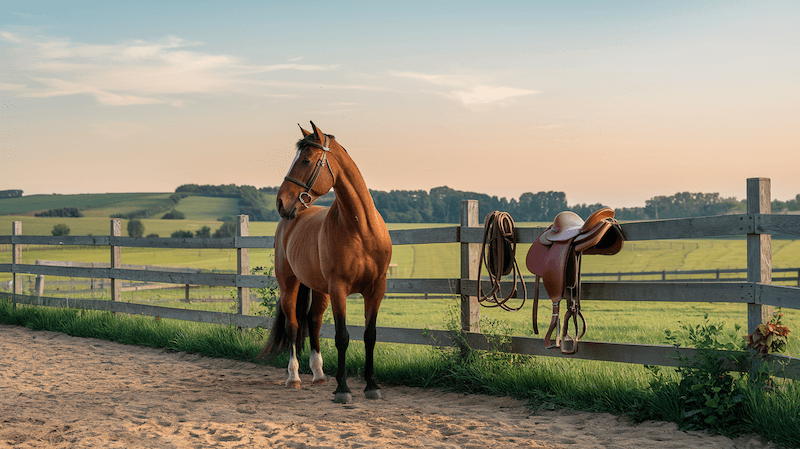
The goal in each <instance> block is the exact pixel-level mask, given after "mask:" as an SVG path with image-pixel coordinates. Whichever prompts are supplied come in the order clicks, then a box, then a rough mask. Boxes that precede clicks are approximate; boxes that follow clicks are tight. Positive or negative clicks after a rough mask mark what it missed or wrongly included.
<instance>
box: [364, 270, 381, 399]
mask: <svg viewBox="0 0 800 449" xmlns="http://www.w3.org/2000/svg"><path fill="white" fill-rule="evenodd" d="M385 292H386V278H385V277H383V278H381V279H378V280H376V281H375V283H374V284H373V285H372V288H371V289H370V290H369V291H366V292H364V293H363V295H364V318H365V319H366V327H365V329H364V347H365V350H366V361H365V362H366V363H365V366H364V379H365V380H366V381H367V386H366V388H364V396H366V397H367V399H380V398H381V390H380V388H379V387H378V383H377V382H375V367H374V360H375V357H374V354H375V341H376V340H377V331H376V326H377V321H378V309H379V308H380V306H381V301H382V300H383V295H384V293H385Z"/></svg>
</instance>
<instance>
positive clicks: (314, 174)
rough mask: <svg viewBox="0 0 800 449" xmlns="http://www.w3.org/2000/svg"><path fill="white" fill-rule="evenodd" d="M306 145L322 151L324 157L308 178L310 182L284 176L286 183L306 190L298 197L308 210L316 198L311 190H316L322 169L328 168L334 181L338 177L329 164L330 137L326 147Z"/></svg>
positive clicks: (316, 144) (326, 141)
mask: <svg viewBox="0 0 800 449" xmlns="http://www.w3.org/2000/svg"><path fill="white" fill-rule="evenodd" d="M305 145H308V146H311V147H314V148H319V149H320V150H322V156H320V158H319V159H318V160H317V164H316V166H315V167H314V171H313V172H312V173H311V176H310V177H309V178H308V181H306V182H303V181H300V180H298V179H294V178H292V177H291V176H289V175H286V176H284V178H283V179H285V180H286V181H291V182H293V183H295V184H297V185H299V186H300V187H304V188H305V189H306V191H305V192H300V195H298V197H297V199H298V200H300V203H301V204H303V206H305V207H306V209H308V208H309V207H310V206H311V201H313V200H314V197H312V196H311V193H309V192H311V189H312V188H314V183H315V182H317V178H318V177H319V172H321V171H322V167H325V166H327V167H328V171H329V172H331V178H332V179H334V180H335V179H336V177H335V176H334V175H333V169H332V168H331V164H330V162H328V153H330V152H331V148H330V147H329V146H328V135H327V134H325V145H320V144H318V143H316V142H306V143H305ZM303 195H305V196H306V197H307V198H308V199H307V200H306V199H305V198H304V197H303ZM306 201H308V202H306Z"/></svg>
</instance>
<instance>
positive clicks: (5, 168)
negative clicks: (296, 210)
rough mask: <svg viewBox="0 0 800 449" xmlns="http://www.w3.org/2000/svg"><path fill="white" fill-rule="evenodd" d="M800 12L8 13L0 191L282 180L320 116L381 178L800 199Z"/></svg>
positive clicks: (113, 6)
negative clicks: (759, 188) (757, 191)
mask: <svg viewBox="0 0 800 449" xmlns="http://www.w3.org/2000/svg"><path fill="white" fill-rule="evenodd" d="M799 23H800V2H796V1H785V2H783V1H769V0H766V1H759V2H750V1H703V2H696V1H668V2H644V1H602V2H596V1H570V2H560V1H559V2H555V1H553V2H537V1H525V2H522V1H520V2H504V1H493V2H471V1H459V2H451V1H438V2H437V1H431V0H426V1H403V2H374V1H370V2H330V1H327V2H302V1H299V2H240V1H226V2H218V1H214V2H164V1H156V2H149V1H137V2H127V3H122V2H86V1H71V2H62V1H52V2H41V1H35V0H26V1H24V2H16V1H8V0H5V1H3V2H2V3H0V100H1V101H0V106H2V107H0V190H5V189H21V190H23V191H24V192H25V194H26V195H29V194H37V193H43V194H49V193H61V194H73V193H104V192H171V191H174V189H175V188H176V187H178V186H179V185H182V184H188V183H195V184H237V185H252V186H255V187H264V186H277V185H280V184H281V183H282V182H283V177H284V175H285V174H286V173H287V171H288V169H289V165H290V163H291V162H292V159H293V157H294V153H295V150H294V144H295V143H296V141H297V140H298V139H299V138H300V137H301V133H300V130H299V129H298V127H297V124H298V123H299V124H301V125H303V127H304V128H307V129H308V128H309V127H310V125H309V121H313V122H314V123H315V124H316V125H317V126H318V127H319V128H320V129H321V130H323V131H324V132H326V133H329V134H333V135H335V136H336V138H337V141H338V142H339V143H341V144H342V145H343V146H344V147H345V148H347V150H348V152H349V153H350V155H351V156H352V157H353V159H354V160H355V162H356V164H357V165H358V166H359V169H360V170H361V173H362V174H363V176H364V179H365V181H366V183H367V185H368V186H369V187H370V188H371V189H375V190H384V191H389V190H430V189H431V188H433V187H438V186H448V187H451V188H453V189H457V190H468V191H474V192H480V193H486V194H489V195H497V196H499V197H506V198H509V199H510V198H519V196H520V195H521V194H523V193H525V192H533V193H536V192H540V191H551V190H554V191H562V192H565V193H566V195H567V202H568V203H569V204H570V205H575V204H582V203H585V204H595V203H602V204H605V205H608V206H611V207H632V206H644V204H645V201H646V200H648V199H650V198H652V197H654V196H659V195H672V194H675V193H677V192H685V191H689V192H704V193H713V192H718V193H720V195H721V196H723V197H736V198H738V199H743V198H744V197H745V190H746V179H747V178H752V177H765V178H770V179H771V180H772V198H773V199H780V200H787V199H791V198H794V197H795V195H797V194H798V193H800V26H798V24H799Z"/></svg>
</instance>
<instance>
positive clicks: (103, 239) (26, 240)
mask: <svg viewBox="0 0 800 449" xmlns="http://www.w3.org/2000/svg"><path fill="white" fill-rule="evenodd" d="M11 241H12V243H17V244H20V245H55V246H64V245H80V246H108V244H109V236H107V235H74V236H59V237H55V236H49V235H18V236H13V237H12V238H11Z"/></svg>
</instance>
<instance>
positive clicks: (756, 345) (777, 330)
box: [747, 308, 790, 356]
mask: <svg viewBox="0 0 800 449" xmlns="http://www.w3.org/2000/svg"><path fill="white" fill-rule="evenodd" d="M782 317H783V313H782V312H781V310H780V308H777V309H776V310H775V312H774V313H773V314H772V318H770V319H769V321H767V322H766V323H763V324H759V325H758V326H757V327H756V330H755V332H753V334H752V335H750V334H748V335H747V347H748V348H750V349H753V350H754V351H755V352H756V353H757V354H759V355H762V356H763V355H767V354H775V353H781V352H784V351H786V345H787V344H788V343H789V332H790V331H789V328H788V327H786V326H784V325H783V323H781V318H782Z"/></svg>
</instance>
